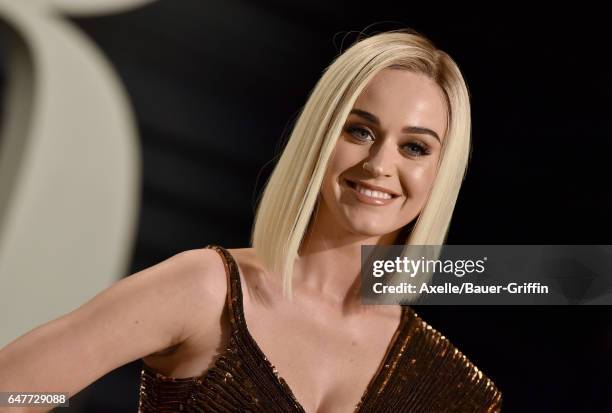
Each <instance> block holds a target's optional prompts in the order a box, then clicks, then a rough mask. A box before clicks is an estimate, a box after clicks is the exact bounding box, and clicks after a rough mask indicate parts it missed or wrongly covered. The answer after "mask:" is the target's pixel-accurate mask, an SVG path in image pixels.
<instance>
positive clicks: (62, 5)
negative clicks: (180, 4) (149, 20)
mask: <svg viewBox="0 0 612 413" xmlns="http://www.w3.org/2000/svg"><path fill="white" fill-rule="evenodd" d="M19 1H23V0H19ZM38 1H41V0H38ZM153 1H154V0H44V3H46V4H47V5H52V6H53V8H54V9H56V10H59V11H61V12H63V13H66V14H69V15H71V16H91V15H101V14H110V13H120V12H123V11H127V10H130V9H133V8H137V7H141V6H144V5H146V4H147V3H152V2H153Z"/></svg>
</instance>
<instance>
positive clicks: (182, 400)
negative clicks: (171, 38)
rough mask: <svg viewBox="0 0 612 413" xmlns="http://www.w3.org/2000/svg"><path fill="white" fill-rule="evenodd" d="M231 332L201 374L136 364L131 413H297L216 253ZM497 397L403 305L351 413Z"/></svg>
mask: <svg viewBox="0 0 612 413" xmlns="http://www.w3.org/2000/svg"><path fill="white" fill-rule="evenodd" d="M206 248H212V249H214V250H215V251H217V252H218V253H219V254H220V255H221V257H222V258H223V262H224V263H225V269H226V273H227V276H228V295H227V305H228V309H229V314H230V321H231V326H232V332H231V337H230V341H229V344H228V347H227V348H226V349H225V350H224V352H223V353H222V354H221V355H220V356H218V357H217V359H216V361H215V362H214V364H213V366H212V367H211V368H209V369H208V370H206V371H205V372H204V373H203V374H202V375H200V376H195V377H187V378H174V377H167V376H164V375H162V374H160V373H157V372H155V371H153V370H152V369H151V368H150V367H148V366H147V365H146V364H144V363H143V368H142V372H141V381H140V394H139V407H138V411H139V413H151V412H164V413H165V412H207V413H208V412H212V413H217V412H224V413H230V412H253V413H255V412H265V413H274V412H278V413H281V412H283V413H286V412H292V413H298V412H299V413H305V411H304V408H303V407H302V406H301V405H300V403H299V402H298V401H297V400H296V398H295V396H294V395H293V392H292V391H291V389H290V388H289V386H288V385H287V383H286V382H285V380H284V379H283V378H282V377H280V376H279V375H278V373H277V372H276V369H275V367H274V366H273V365H272V364H271V363H270V361H269V360H268V359H267V358H266V356H265V354H263V352H262V351H261V349H260V348H259V346H258V344H257V342H255V340H254V339H253V337H252V336H251V334H250V333H249V330H248V329H247V325H246V322H245V319H244V311H243V307H242V288H241V285H240V275H239V272H238V266H237V265H236V262H235V261H234V259H233V257H232V256H231V254H230V253H229V252H228V251H227V250H226V249H224V248H223V247H220V246H216V245H208V246H207V247H206ZM501 398H502V397H501V393H500V391H499V390H498V389H497V388H496V387H495V385H494V384H493V382H492V381H491V380H490V379H489V378H487V377H486V376H485V375H484V374H483V373H482V372H481V371H480V370H478V368H476V366H474V365H473V364H472V363H471V362H470V361H469V360H468V359H467V358H466V357H465V356H464V355H463V354H462V353H461V352H460V351H459V350H457V349H456V348H455V347H454V346H453V345H452V344H451V343H450V342H449V341H448V339H446V338H445V337H444V336H442V335H441V334H440V333H439V332H437V331H436V330H434V329H433V328H431V326H429V325H427V323H425V322H424V321H423V320H422V319H421V318H420V317H419V316H418V315H417V314H416V313H415V312H414V310H413V309H412V308H410V307H409V306H402V316H401V321H400V323H399V326H398V328H397V330H396V331H395V334H394V335H393V337H392V339H391V342H390V343H389V346H388V348H387V353H386V355H385V357H384V359H383V361H382V363H381V364H380V366H379V367H378V370H377V371H376V373H375V374H374V376H373V377H372V379H371V380H370V383H369V385H368V386H367V388H366V390H365V391H364V394H363V396H362V397H361V401H360V402H359V403H358V404H357V405H356V406H355V410H354V411H353V412H347V413H364V412H377V413H379V412H393V413H401V412H427V413H430V412H499V411H501Z"/></svg>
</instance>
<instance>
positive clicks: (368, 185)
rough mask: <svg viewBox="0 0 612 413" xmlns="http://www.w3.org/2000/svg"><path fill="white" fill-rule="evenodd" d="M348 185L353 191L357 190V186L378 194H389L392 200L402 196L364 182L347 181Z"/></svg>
mask: <svg viewBox="0 0 612 413" xmlns="http://www.w3.org/2000/svg"><path fill="white" fill-rule="evenodd" d="M345 181H346V183H347V185H348V186H350V187H351V188H353V189H356V188H357V185H359V186H361V187H363V188H365V189H369V190H370V191H378V192H383V193H387V194H389V195H391V198H397V197H398V196H400V194H399V193H397V192H395V191H393V190H391V189H387V188H384V187H382V186H377V185H372V184H368V183H367V182H363V181H351V180H349V179H345Z"/></svg>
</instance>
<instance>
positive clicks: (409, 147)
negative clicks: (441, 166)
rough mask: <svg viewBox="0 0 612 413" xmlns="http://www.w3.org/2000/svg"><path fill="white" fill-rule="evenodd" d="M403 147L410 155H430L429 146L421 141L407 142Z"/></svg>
mask: <svg viewBox="0 0 612 413" xmlns="http://www.w3.org/2000/svg"><path fill="white" fill-rule="evenodd" d="M402 147H403V148H405V151H406V152H407V153H408V154H409V155H410V156H424V155H429V149H428V148H427V146H425V145H423V144H421V143H419V142H410V143H407V144H406V145H403V146H402Z"/></svg>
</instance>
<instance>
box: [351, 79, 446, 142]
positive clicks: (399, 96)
mask: <svg viewBox="0 0 612 413" xmlns="http://www.w3.org/2000/svg"><path fill="white" fill-rule="evenodd" d="M354 107H355V108H358V109H362V110H366V111H368V112H370V113H373V114H374V115H376V116H377V117H378V118H379V119H380V120H381V123H382V125H383V126H385V125H387V127H389V128H394V127H395V126H397V127H399V128H402V127H404V126H408V125H410V126H421V127H427V128H430V129H433V130H434V131H436V132H437V133H438V135H439V136H444V134H445V131H446V117H447V107H446V100H445V98H444V92H443V91H442V89H441V88H440V87H439V86H438V85H437V84H436V83H435V82H434V81H433V80H432V79H430V78H429V77H427V76H426V75H423V74H420V73H414V72H411V71H408V70H401V69H384V70H382V71H380V72H379V73H377V74H376V75H375V76H374V77H373V78H372V80H370V82H369V83H368V84H367V85H366V86H365V88H364V89H363V91H362V92H361V94H360V95H359V97H358V98H357V100H356V101H355V104H354Z"/></svg>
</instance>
